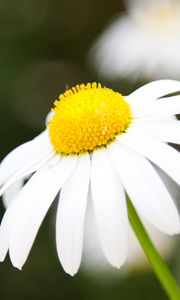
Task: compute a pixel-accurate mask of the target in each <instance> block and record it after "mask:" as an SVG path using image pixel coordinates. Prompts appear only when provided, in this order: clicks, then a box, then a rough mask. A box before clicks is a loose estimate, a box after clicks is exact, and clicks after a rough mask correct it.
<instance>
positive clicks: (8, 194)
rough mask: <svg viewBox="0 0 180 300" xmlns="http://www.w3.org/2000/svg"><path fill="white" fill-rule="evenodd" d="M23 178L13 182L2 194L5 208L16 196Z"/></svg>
mask: <svg viewBox="0 0 180 300" xmlns="http://www.w3.org/2000/svg"><path fill="white" fill-rule="evenodd" d="M23 182H24V180H23V179H19V180H17V181H16V182H14V183H13V184H12V185H11V186H10V187H9V188H8V189H7V190H6V191H5V193H4V194H3V203H4V206H5V208H7V207H8V206H9V204H10V202H11V201H12V200H13V199H14V198H15V197H16V196H17V194H18V193H19V192H20V190H21V188H22V187H23Z"/></svg>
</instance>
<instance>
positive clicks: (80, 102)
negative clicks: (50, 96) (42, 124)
mask: <svg viewBox="0 0 180 300" xmlns="http://www.w3.org/2000/svg"><path fill="white" fill-rule="evenodd" d="M54 105H55V108H53V109H52V111H53V116H52V117H51V119H50V120H49V122H48V131H49V138H50V141H51V143H52V145H53V147H54V148H55V150H56V151H57V152H59V153H64V154H73V153H80V152H83V151H92V150H94V149H95V148H96V147H100V146H103V145H106V144H107V143H109V142H110V141H112V140H113V139H114V137H115V135H116V134H119V133H121V132H123V131H124V130H125V129H126V127H127V126H128V125H129V123H130V121H131V112H130V107H129V104H128V103H127V102H126V101H125V99H124V98H123V96H122V95H121V94H119V93H117V92H114V91H113V90H111V89H109V88H105V87H102V86H101V84H100V83H98V84H97V83H88V84H87V85H84V84H81V85H76V86H75V87H73V88H72V89H69V90H67V91H66V92H65V93H64V94H63V95H60V96H59V100H56V101H55V102H54Z"/></svg>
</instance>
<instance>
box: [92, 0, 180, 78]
mask: <svg viewBox="0 0 180 300" xmlns="http://www.w3.org/2000/svg"><path fill="white" fill-rule="evenodd" d="M126 5H127V13H126V14H121V15H120V16H119V17H117V19H116V20H115V21H113V22H112V23H111V24H110V25H109V26H108V27H107V29H106V30H105V31H104V33H102V35H101V36H100V37H99V38H98V40H97V42H95V44H94V46H93V47H92V50H91V51H90V56H89V59H90V62H91V65H92V61H94V66H95V68H96V69H97V71H98V72H99V74H100V75H101V76H102V77H106V78H117V77H128V78H131V79H135V80H136V79H138V78H144V77H145V78H147V79H149V78H151V79H160V78H165V77H168V76H171V78H174V79H176V78H179V75H180V57H179V52H180V40H179V35H180V2H179V1H178V0H158V1H157V0H136V1H133V0H131V1H130V0H129V1H126Z"/></svg>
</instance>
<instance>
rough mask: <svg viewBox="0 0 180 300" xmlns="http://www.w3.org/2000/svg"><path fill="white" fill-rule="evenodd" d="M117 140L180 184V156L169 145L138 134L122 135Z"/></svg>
mask: <svg viewBox="0 0 180 300" xmlns="http://www.w3.org/2000/svg"><path fill="white" fill-rule="evenodd" d="M116 139H117V140H118V141H119V142H120V143H121V144H124V145H127V146H129V147H130V148H131V149H134V150H135V151H136V152H139V153H141V154H142V155H144V156H145V157H147V158H148V159H150V160H151V161H152V162H153V163H155V164H156V165H157V166H159V167H160V168H161V169H162V170H164V171H165V172H166V173H167V174H168V175H169V176H170V177H172V179H174V181H176V182H177V183H178V184H180V172H179V170H180V154H179V153H178V151H176V150H175V149H173V148H172V147H170V146H169V145H167V144H165V143H162V142H159V141H155V140H153V139H151V138H148V137H145V136H143V135H141V136H140V135H137V134H130V133H128V134H126V133H125V134H121V135H119V136H117V137H116Z"/></svg>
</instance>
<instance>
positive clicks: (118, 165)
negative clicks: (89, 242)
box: [0, 80, 180, 275]
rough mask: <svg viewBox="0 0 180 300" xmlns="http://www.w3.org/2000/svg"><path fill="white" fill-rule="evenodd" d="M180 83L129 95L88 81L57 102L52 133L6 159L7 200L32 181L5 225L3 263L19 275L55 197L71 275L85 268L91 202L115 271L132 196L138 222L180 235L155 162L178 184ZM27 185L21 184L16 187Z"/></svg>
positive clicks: (0, 179)
mask: <svg viewBox="0 0 180 300" xmlns="http://www.w3.org/2000/svg"><path fill="white" fill-rule="evenodd" d="M179 90H180V82H178V81H172V80H161V81H156V82H152V83H150V84H147V85H145V86H143V87H141V88H140V89H138V90H136V91H135V92H133V93H132V94H130V95H129V96H126V97H123V96H122V95H121V94H119V93H118V92H114V91H113V90H111V89H109V88H106V87H102V86H101V85H100V84H96V83H92V84H90V83H88V84H87V85H84V84H82V85H77V86H76V87H73V88H72V89H70V90H67V91H66V92H65V93H64V94H63V95H60V100H57V101H55V108H54V109H53V114H52V115H50V118H49V121H48V124H47V129H46V130H45V131H44V132H43V133H41V134H40V135H39V136H38V137H36V138H35V139H33V140H32V141H30V142H27V143H25V144H23V145H21V146H19V147H17V148H16V149H15V150H14V151H12V152H11V153H10V154H9V155H7V157H5V158H4V160H3V161H2V163H1V165H0V185H1V186H2V187H1V190H0V194H3V193H4V192H5V191H6V190H7V189H8V188H9V187H11V185H12V184H14V183H15V182H16V181H18V180H20V179H21V178H22V179H24V178H27V177H28V176H30V175H31V174H33V175H32V176H31V177H30V179H29V180H28V182H27V183H26V184H25V185H24V187H23V188H22V189H21V190H20V191H19V193H17V196H16V197H15V198H14V199H13V200H12V201H11V202H10V204H9V206H8V208H7V210H6V212H5V214H4V217H3V219H2V223H1V226H0V260H1V261H2V260H4V258H5V256H6V254H7V251H8V250H9V254H10V258H11V261H12V264H13V265H14V266H15V267H17V268H19V269H21V268H22V266H23V264H24V263H25V261H26V259H27V257H28V254H29V251H30V249H31V247H32V244H33V242H34V239H35V237H36V235H37V232H38V229H39V227H40V225H41V223H42V221H43V219H44V217H45V215H46V213H47V211H48V209H49V207H50V205H51V203H52V202H53V200H54V198H55V197H56V195H57V194H58V193H59V192H60V193H59V205H58V211H57V221H56V244H57V252H58V256H59V259H60V262H61V264H62V266H63V268H64V270H65V271H66V272H67V273H69V274H71V275H74V274H75V273H76V272H77V271H78V268H79V266H80V262H81V256H82V247H83V235H84V221H85V215H86V206H87V201H88V200H87V199H88V198H89V197H88V196H89V195H90V196H91V197H92V204H93V211H94V214H95V219H96V224H97V229H98V235H99V239H100V243H101V247H102V250H103V252H104V254H105V257H106V259H107V261H108V262H109V263H110V264H111V265H112V266H115V267H120V266H121V265H122V264H124V262H125V260H126V258H127V255H128V227H129V224H128V217H127V208H126V198H125V191H126V192H127V193H128V195H129V197H130V199H131V201H132V202H133V204H134V206H135V208H136V210H137V211H138V213H139V215H140V216H141V215H142V216H143V217H144V218H145V219H147V220H148V221H149V222H150V223H151V224H152V225H154V226H155V227H157V228H158V229H159V230H161V231H162V232H164V233H166V234H169V235H172V234H178V233H179V232H180V220H179V214H178V211H177V208H176V206H175V204H174V201H173V199H172V197H171V196H170V194H169V192H168V190H167V188H166V186H165V185H164V184H163V182H162V181H161V179H160V177H159V175H158V174H157V172H156V170H155V169H154V167H153V165H152V164H151V162H153V163H154V164H156V165H157V166H159V167H160V168H161V169H162V170H163V171H165V172H166V173H167V174H168V175H169V176H170V177H171V178H173V180H174V181H176V182H177V183H178V184H179V183H180V172H179V170H180V154H179V153H178V151H176V150H175V149H173V148H172V147H170V146H169V145H168V144H167V143H166V142H171V143H176V144H179V143H180V134H179V133H180V126H179V124H180V123H179V121H177V120H176V119H175V118H174V117H173V116H174V115H175V114H178V113H180V96H179V95H178V96H173V97H167V98H161V97H163V96H165V95H167V94H170V93H174V92H177V91H179ZM18 184H20V183H18Z"/></svg>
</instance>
